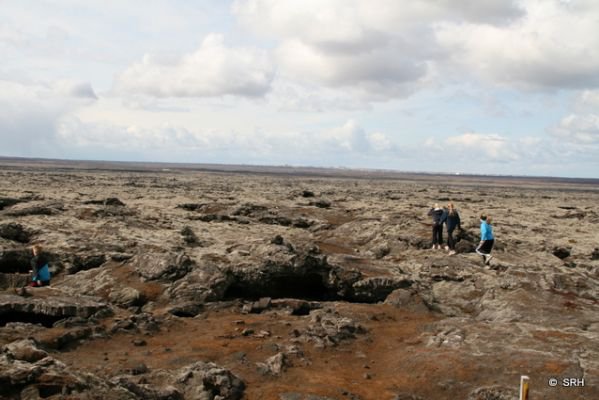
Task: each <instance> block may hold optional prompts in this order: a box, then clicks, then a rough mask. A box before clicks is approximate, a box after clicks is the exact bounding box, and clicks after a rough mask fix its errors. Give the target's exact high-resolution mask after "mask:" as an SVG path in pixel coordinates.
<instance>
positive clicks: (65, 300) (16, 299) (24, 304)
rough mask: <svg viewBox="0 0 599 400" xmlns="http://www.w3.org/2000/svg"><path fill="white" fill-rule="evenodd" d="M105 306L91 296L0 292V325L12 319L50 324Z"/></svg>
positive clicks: (85, 316) (87, 313) (91, 313)
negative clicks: (25, 295)
mask: <svg viewBox="0 0 599 400" xmlns="http://www.w3.org/2000/svg"><path fill="white" fill-rule="evenodd" d="M29 290H45V289H29ZM107 308H108V305H107V304H106V303H101V302H99V301H98V300H97V299H95V298H91V297H83V296H78V297H73V296H52V297H47V298H42V297H37V296H33V297H21V296H16V295H11V294H0V325H4V324H6V323H7V322H12V321H23V322H32V323H42V324H44V325H45V324H50V325H51V324H53V323H54V322H56V321H58V320H59V319H63V318H68V317H84V318H87V317H90V316H92V315H93V314H95V313H97V312H98V311H101V310H105V309H107Z"/></svg>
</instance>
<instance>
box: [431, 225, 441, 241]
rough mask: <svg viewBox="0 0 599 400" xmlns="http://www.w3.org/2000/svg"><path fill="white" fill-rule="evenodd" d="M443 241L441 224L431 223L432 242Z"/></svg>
mask: <svg viewBox="0 0 599 400" xmlns="http://www.w3.org/2000/svg"><path fill="white" fill-rule="evenodd" d="M442 243H443V224H433V244H439V245H440V244H442Z"/></svg>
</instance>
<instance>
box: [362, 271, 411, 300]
mask: <svg viewBox="0 0 599 400" xmlns="http://www.w3.org/2000/svg"><path fill="white" fill-rule="evenodd" d="M412 283H413V282H412V281H411V280H409V279H400V278H394V277H387V276H376V277H371V278H366V279H363V280H360V281H358V282H356V283H354V284H353V287H352V288H353V295H352V298H353V299H354V300H355V301H360V302H366V303H375V302H377V301H383V300H385V299H386V298H387V296H388V295H389V294H390V293H391V292H393V291H394V290H395V289H400V288H407V287H410V286H412Z"/></svg>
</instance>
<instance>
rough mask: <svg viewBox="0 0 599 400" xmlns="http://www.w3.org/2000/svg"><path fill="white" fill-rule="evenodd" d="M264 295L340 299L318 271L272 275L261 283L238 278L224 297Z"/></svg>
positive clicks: (246, 297) (260, 296)
mask: <svg viewBox="0 0 599 400" xmlns="http://www.w3.org/2000/svg"><path fill="white" fill-rule="evenodd" d="M264 297H270V298H273V299H280V298H296V299H304V300H315V301H326V300H340V297H339V296H337V295H336V293H335V291H333V290H331V289H330V288H328V287H327V286H326V285H325V284H324V282H323V277H322V276H321V275H320V274H317V273H307V274H303V275H292V274H288V275H278V276H271V277H267V278H266V280H265V281H264V282H261V284H259V285H257V284H256V283H255V282H245V281H243V280H237V281H235V282H234V283H233V284H231V285H230V286H229V287H228V289H227V290H226V291H225V295H224V298H225V299H229V300H230V299H235V298H242V299H246V300H258V299H260V298H264Z"/></svg>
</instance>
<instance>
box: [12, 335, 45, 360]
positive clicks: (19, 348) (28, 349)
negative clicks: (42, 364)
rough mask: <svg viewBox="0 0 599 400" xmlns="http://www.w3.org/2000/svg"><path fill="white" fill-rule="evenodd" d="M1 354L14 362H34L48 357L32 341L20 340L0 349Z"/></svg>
mask: <svg viewBox="0 0 599 400" xmlns="http://www.w3.org/2000/svg"><path fill="white" fill-rule="evenodd" d="M2 352H3V353H5V354H8V355H10V356H11V357H12V358H14V359H15V360H22V361H27V362H36V361H38V360H41V359H42V358H44V357H46V356H47V355H48V353H47V352H45V351H44V350H41V349H39V348H38V347H37V343H36V342H35V341H34V340H32V339H22V340H18V341H16V342H12V343H9V344H7V345H6V346H4V347H2Z"/></svg>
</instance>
